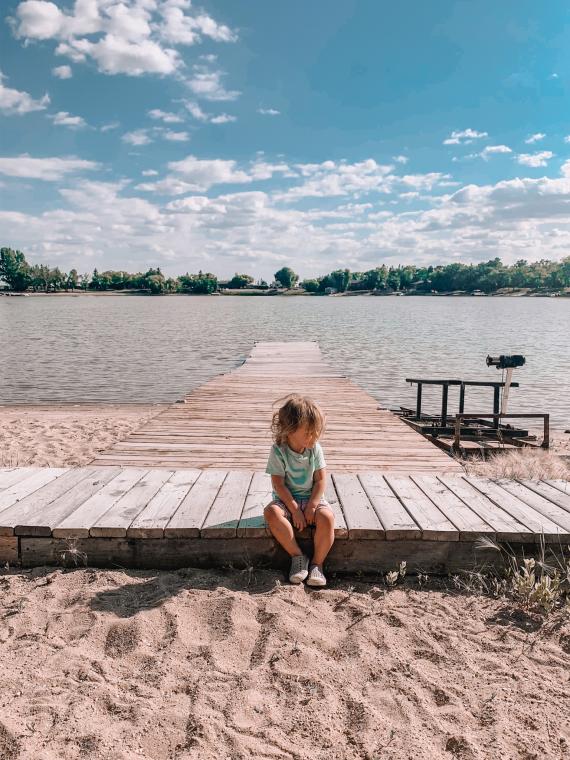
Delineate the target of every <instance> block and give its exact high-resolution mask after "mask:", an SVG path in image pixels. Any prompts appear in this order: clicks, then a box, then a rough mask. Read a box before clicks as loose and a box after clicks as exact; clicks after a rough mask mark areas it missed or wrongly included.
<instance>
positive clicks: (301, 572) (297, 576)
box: [289, 554, 309, 583]
mask: <svg viewBox="0 0 570 760" xmlns="http://www.w3.org/2000/svg"><path fill="white" fill-rule="evenodd" d="M308 574H309V558H308V557H306V556H305V555H304V554H299V555H297V556H296V557H291V569H290V570H289V582H290V583H303V581H304V580H305V578H306V577H307V575H308Z"/></svg>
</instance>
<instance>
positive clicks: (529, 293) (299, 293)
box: [0, 288, 570, 298]
mask: <svg viewBox="0 0 570 760" xmlns="http://www.w3.org/2000/svg"><path fill="white" fill-rule="evenodd" d="M204 295H206V296H207V297H212V296H215V297H220V296H241V297H254V298H255V297H265V298H275V297H278V298H279V297H281V298H283V297H285V298H298V297H305V296H308V297H315V298H354V297H357V296H361V297H364V296H368V297H375V298H391V297H403V296H405V297H407V298H409V297H411V296H418V297H421V298H442V297H443V298H461V297H465V298H501V297H502V298H570V288H564V289H561V290H549V291H536V290H530V289H529V288H521V289H512V290H510V289H509V290H507V289H503V290H498V291H493V292H491V293H480V292H473V293H469V292H467V291H450V292H442V293H421V292H417V291H408V292H403V291H395V292H391V293H386V292H382V291H380V292H374V291H370V290H351V291H346V292H344V293H330V294H325V293H309V292H307V291H304V290H297V289H294V290H289V291H275V290H270V291H266V290H253V289H247V288H243V289H242V290H222V291H217V292H215V293H209V294H206V293H158V294H156V293H150V292H149V291H148V290H75V291H72V290H70V291H65V290H60V291H57V292H55V293H53V292H52V293H41V292H36V293H34V292H25V293H15V292H12V291H0V297H1V296H4V297H8V298H22V297H25V298H27V297H30V296H31V297H34V298H47V297H53V296H57V297H58V298H63V297H65V296H67V297H68V298H79V297H89V296H96V297H101V296H103V297H105V296H107V297H108V296H143V297H144V296H149V297H152V298H156V297H157V296H158V297H160V298H166V297H168V298H172V297H175V298H180V297H185V296H191V297H197V296H204Z"/></svg>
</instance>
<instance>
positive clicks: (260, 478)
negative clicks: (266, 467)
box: [237, 472, 273, 538]
mask: <svg viewBox="0 0 570 760" xmlns="http://www.w3.org/2000/svg"><path fill="white" fill-rule="evenodd" d="M272 496H273V491H272V488H271V477H270V476H269V475H267V474H266V473H264V472H255V473H254V474H253V478H252V481H251V484H250V487H249V492H248V494H247V497H246V499H245V504H244V507H243V511H242V514H241V517H240V519H239V523H238V526H237V536H238V538H246V537H249V538H264V537H266V536H268V535H270V533H269V530H268V529H267V525H266V524H265V517H264V516H263V510H264V509H265V507H266V506H267V505H268V504H269V503H270V502H271V499H272Z"/></svg>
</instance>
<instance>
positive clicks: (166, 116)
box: [148, 108, 184, 124]
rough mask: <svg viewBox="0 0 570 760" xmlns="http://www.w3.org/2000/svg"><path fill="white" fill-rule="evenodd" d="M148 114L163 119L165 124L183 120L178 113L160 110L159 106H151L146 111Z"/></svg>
mask: <svg viewBox="0 0 570 760" xmlns="http://www.w3.org/2000/svg"><path fill="white" fill-rule="evenodd" d="M148 115H149V116H150V118H151V119H155V120H156V121H163V122H164V123H165V124H180V123H182V122H183V121H184V119H183V118H182V117H181V116H178V114H175V113H169V112H168V111H161V110H160V108H153V109H152V110H151V111H148Z"/></svg>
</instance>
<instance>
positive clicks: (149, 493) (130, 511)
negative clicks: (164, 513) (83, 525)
mask: <svg viewBox="0 0 570 760" xmlns="http://www.w3.org/2000/svg"><path fill="white" fill-rule="evenodd" d="M171 477H172V470H151V471H149V472H148V473H147V474H146V475H144V476H143V477H142V478H141V479H140V480H138V481H137V482H136V483H135V484H134V485H133V487H132V488H131V489H129V491H127V493H125V494H124V495H123V496H121V497H120V498H119V499H118V500H117V501H116V502H115V503H114V504H113V505H112V506H111V507H110V508H109V509H108V510H107V511H106V512H105V513H104V514H103V515H101V517H99V518H98V519H97V520H96V521H95V523H94V524H93V525H92V527H91V528H90V529H89V535H90V536H94V537H98V538H123V537H124V536H126V535H127V529H128V528H129V526H130V525H131V523H132V522H133V520H134V519H135V517H137V516H138V515H139V514H140V513H141V512H142V511H143V509H144V508H145V507H146V505H147V504H148V502H149V501H150V500H151V499H152V497H153V496H154V495H155V494H156V493H157V492H158V491H159V489H160V488H161V487H162V486H163V485H164V484H165V483H166V481H167V480H169V479H170V478H171Z"/></svg>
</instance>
